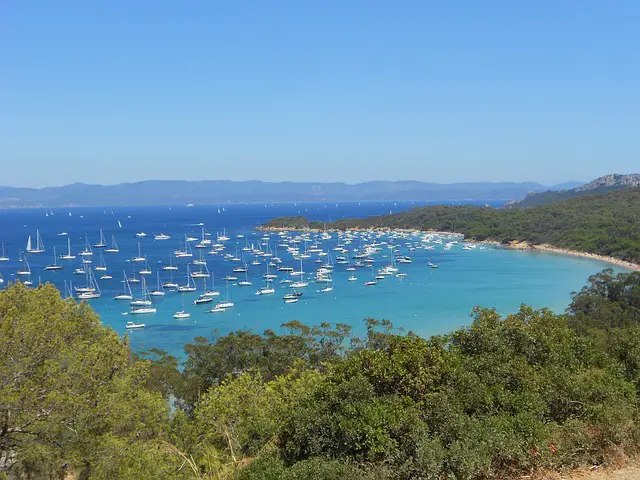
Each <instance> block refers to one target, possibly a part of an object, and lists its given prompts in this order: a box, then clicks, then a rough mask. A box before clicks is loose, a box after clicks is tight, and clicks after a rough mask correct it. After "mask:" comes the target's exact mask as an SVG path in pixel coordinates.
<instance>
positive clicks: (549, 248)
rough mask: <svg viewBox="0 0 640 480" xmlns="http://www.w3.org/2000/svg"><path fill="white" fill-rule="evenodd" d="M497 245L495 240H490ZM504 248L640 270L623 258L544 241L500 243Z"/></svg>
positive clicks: (637, 265)
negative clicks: (539, 242)
mask: <svg viewBox="0 0 640 480" xmlns="http://www.w3.org/2000/svg"><path fill="white" fill-rule="evenodd" d="M491 243H494V244H496V245H498V243H497V242H491ZM500 245H502V246H503V247H505V248H509V249H512V250H530V251H534V252H535V251H539V252H546V253H556V254H558V255H571V256H572V257H582V258H588V259H590V260H598V261H601V262H606V263H610V264H612V265H616V266H618V267H622V268H626V269H627V270H634V271H640V264H637V263H633V262H627V261H625V260H620V259H619V258H615V257H608V256H606V255H598V254H597V253H589V252H581V251H579V250H569V249H566V248H558V247H554V246H553V245H549V244H546V243H542V244H540V245H531V244H529V243H527V242H511V243H509V244H506V245H504V244H500Z"/></svg>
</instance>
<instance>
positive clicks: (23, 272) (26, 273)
mask: <svg viewBox="0 0 640 480" xmlns="http://www.w3.org/2000/svg"><path fill="white" fill-rule="evenodd" d="M16 274H17V275H22V276H30V275H31V267H29V261H28V260H27V257H26V255H25V257H24V267H22V268H21V269H20V270H18V271H17V272H16Z"/></svg>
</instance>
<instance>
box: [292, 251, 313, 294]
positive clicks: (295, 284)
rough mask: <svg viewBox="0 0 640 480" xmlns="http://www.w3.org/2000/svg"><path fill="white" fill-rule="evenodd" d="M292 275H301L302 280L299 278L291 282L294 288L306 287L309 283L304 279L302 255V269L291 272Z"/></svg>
mask: <svg viewBox="0 0 640 480" xmlns="http://www.w3.org/2000/svg"><path fill="white" fill-rule="evenodd" d="M305 248H306V247H305ZM291 275H299V276H300V280H298V281H297V282H293V283H292V284H291V286H292V287H293V288H304V287H306V286H308V285H309V283H308V282H305V280H304V269H303V268H302V255H301V256H300V271H298V272H291Z"/></svg>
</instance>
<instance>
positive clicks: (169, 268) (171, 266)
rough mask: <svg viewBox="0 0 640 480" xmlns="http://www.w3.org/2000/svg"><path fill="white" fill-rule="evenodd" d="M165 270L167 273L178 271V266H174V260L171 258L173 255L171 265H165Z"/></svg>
mask: <svg viewBox="0 0 640 480" xmlns="http://www.w3.org/2000/svg"><path fill="white" fill-rule="evenodd" d="M162 269H163V270H166V271H177V270H178V266H177V265H174V264H173V260H172V258H171V255H169V265H165V266H164V267H162Z"/></svg>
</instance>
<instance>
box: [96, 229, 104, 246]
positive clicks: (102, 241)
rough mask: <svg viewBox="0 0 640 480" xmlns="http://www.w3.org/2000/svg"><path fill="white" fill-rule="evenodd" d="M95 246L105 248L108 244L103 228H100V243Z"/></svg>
mask: <svg viewBox="0 0 640 480" xmlns="http://www.w3.org/2000/svg"><path fill="white" fill-rule="evenodd" d="M93 246H94V247H95V248H105V247H106V246H107V242H106V241H105V239H104V233H102V229H100V240H98V243H95V244H94V245H93Z"/></svg>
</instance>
